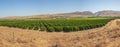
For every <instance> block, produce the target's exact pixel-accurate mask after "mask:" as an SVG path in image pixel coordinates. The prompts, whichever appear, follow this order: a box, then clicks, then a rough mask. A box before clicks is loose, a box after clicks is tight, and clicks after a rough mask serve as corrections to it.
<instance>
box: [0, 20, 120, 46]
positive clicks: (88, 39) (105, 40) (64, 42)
mask: <svg viewBox="0 0 120 47" xmlns="http://www.w3.org/2000/svg"><path fill="white" fill-rule="evenodd" d="M119 46H120V20H119V19H116V20H112V21H111V22H109V23H108V24H107V25H106V26H104V27H101V28H96V29H91V30H85V31H80V32H70V33H63V32H59V33H58V32H52V33H48V32H39V31H34V30H23V29H18V28H9V27H0V47H119Z"/></svg>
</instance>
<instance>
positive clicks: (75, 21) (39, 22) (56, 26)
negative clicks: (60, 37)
mask: <svg viewBox="0 0 120 47" xmlns="http://www.w3.org/2000/svg"><path fill="white" fill-rule="evenodd" d="M110 20H112V19H111V18H70V19H47V20H45V19H27V20H0V26H7V27H15V28H22V29H31V30H40V31H47V32H71V31H80V30H87V29H92V28H97V27H102V26H104V25H105V24H106V23H108V22H109V21H110Z"/></svg>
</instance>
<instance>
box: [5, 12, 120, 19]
mask: <svg viewBox="0 0 120 47" xmlns="http://www.w3.org/2000/svg"><path fill="white" fill-rule="evenodd" d="M71 17H72V18H73V17H120V11H114V10H103V11H98V12H95V13H93V12H91V11H83V12H79V11H76V12H71V13H58V14H44V15H32V16H10V17H4V18H6V19H9V18H13V19H19V18H20V19H21V18H22V19H29V18H54V19H55V18H71Z"/></svg>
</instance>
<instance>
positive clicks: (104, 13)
mask: <svg viewBox="0 0 120 47" xmlns="http://www.w3.org/2000/svg"><path fill="white" fill-rule="evenodd" d="M94 16H99V17H120V11H113V10H105V11H98V12H96V13H95V14H94Z"/></svg>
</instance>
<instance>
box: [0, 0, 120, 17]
mask: <svg viewBox="0 0 120 47" xmlns="http://www.w3.org/2000/svg"><path fill="white" fill-rule="evenodd" d="M101 10H118V11H120V0H0V17H5V16H27V15H37V14H48V13H64V12H74V11H92V12H96V11H101Z"/></svg>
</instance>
